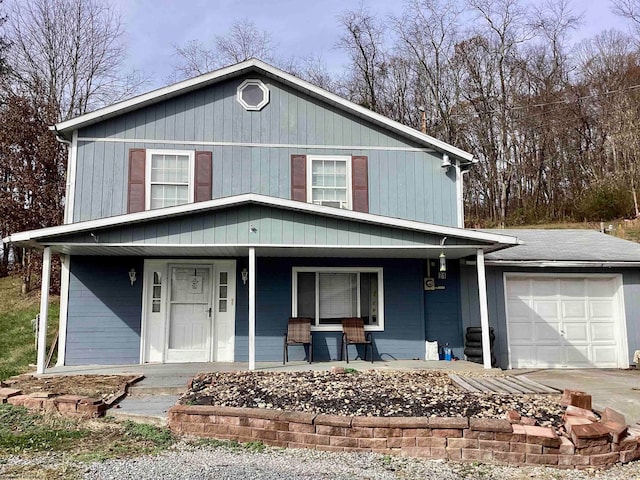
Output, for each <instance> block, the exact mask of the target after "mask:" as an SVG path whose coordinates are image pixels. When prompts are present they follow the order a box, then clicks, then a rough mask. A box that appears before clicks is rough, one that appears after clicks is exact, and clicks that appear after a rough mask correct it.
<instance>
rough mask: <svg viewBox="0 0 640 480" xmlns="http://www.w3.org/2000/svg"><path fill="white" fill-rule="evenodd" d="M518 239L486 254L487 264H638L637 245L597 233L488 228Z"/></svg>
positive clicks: (638, 252) (639, 254)
mask: <svg viewBox="0 0 640 480" xmlns="http://www.w3.org/2000/svg"><path fill="white" fill-rule="evenodd" d="M483 231H484V232H488V233H500V234H503V235H512V236H515V237H518V239H520V240H521V241H522V243H521V244H520V245H518V246H516V247H514V248H509V249H507V250H501V251H498V252H492V253H489V254H487V256H486V261H487V264H494V265H497V264H501V265H509V264H513V265H516V264H517V265H532V266H590V265H591V266H618V265H619V266H624V265H630V264H631V265H634V266H635V265H640V244H638V243H636V242H631V241H629V240H623V239H621V238H617V237H614V236H612V235H608V234H604V233H600V232H598V231H596V230H578V229H553V230H549V229H490V230H483Z"/></svg>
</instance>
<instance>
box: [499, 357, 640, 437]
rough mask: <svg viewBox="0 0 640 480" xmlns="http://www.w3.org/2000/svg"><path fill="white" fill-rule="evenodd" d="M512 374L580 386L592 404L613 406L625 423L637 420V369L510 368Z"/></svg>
mask: <svg viewBox="0 0 640 480" xmlns="http://www.w3.org/2000/svg"><path fill="white" fill-rule="evenodd" d="M507 373H509V374H511V375H518V374H526V375H527V377H529V378H530V379H531V380H534V381H536V382H538V383H542V384H543V385H548V386H550V387H554V388H557V389H559V390H563V389H565V388H570V389H572V390H582V391H583V392H586V393H588V394H590V395H591V396H592V399H593V408H594V409H595V410H604V408H605V407H610V408H613V409H614V410H618V411H619V412H621V413H623V414H624V415H625V417H626V418H627V423H629V424H634V423H636V422H637V421H639V420H640V370H638V369H633V370H609V369H580V370H564V369H553V370H510V371H508V372H507Z"/></svg>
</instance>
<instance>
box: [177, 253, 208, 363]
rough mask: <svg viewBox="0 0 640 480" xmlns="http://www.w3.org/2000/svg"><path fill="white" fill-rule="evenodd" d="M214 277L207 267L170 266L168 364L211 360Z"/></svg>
mask: <svg viewBox="0 0 640 480" xmlns="http://www.w3.org/2000/svg"><path fill="white" fill-rule="evenodd" d="M211 277H212V268H211V267H210V266H205V265H169V299H168V300H169V304H168V307H169V308H168V314H169V318H168V328H167V339H166V341H167V350H166V352H167V353H166V361H167V362H208V361H210V359H211V356H210V351H211Z"/></svg>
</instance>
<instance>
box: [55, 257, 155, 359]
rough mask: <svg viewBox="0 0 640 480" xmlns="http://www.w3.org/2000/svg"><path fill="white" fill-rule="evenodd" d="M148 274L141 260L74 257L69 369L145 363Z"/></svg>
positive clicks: (68, 355) (69, 317)
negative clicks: (134, 275)
mask: <svg viewBox="0 0 640 480" xmlns="http://www.w3.org/2000/svg"><path fill="white" fill-rule="evenodd" d="M131 268H135V269H136V271H137V272H139V275H140V277H139V280H138V281H137V282H136V283H135V284H134V285H133V286H132V285H131V284H130V282H129V276H128V275H127V272H128V271H129V270H130V269H131ZM142 269H143V264H142V259H138V258H119V257H77V256H74V257H71V265H70V273H71V275H70V280H69V310H68V316H67V347H66V352H65V364H66V365H87V364H102V365H114V364H133V363H139V361H140V325H141V317H142V280H141V278H142Z"/></svg>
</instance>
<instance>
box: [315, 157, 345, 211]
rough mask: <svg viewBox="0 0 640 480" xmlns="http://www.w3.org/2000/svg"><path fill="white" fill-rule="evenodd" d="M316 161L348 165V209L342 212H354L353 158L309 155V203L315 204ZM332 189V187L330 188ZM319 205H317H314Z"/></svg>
mask: <svg viewBox="0 0 640 480" xmlns="http://www.w3.org/2000/svg"><path fill="white" fill-rule="evenodd" d="M314 160H334V161H340V162H345V163H346V165H347V208H346V209H344V208H343V209H342V210H353V192H352V187H353V177H352V173H351V157H350V156H349V155H307V203H311V204H313V182H312V181H313V172H312V168H311V167H312V166H313V161H314ZM329 188H330V187H329ZM314 205H317V204H314Z"/></svg>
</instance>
